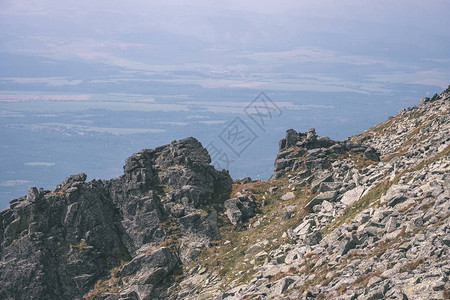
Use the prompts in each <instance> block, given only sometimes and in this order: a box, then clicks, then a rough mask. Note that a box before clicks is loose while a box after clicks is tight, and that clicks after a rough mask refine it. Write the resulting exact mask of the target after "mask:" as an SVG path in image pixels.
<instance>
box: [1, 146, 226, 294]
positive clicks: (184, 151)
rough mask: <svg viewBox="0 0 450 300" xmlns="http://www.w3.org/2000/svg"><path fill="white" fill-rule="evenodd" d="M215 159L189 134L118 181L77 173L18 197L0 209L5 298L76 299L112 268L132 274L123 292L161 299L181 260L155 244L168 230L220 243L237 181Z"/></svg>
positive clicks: (130, 167) (142, 159)
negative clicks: (223, 213)
mask: <svg viewBox="0 0 450 300" xmlns="http://www.w3.org/2000/svg"><path fill="white" fill-rule="evenodd" d="M209 163H210V157H209V155H208V153H207V151H206V149H204V148H203V147H202V146H201V144H200V143H199V142H198V141H197V140H196V139H194V138H187V139H184V140H180V141H174V142H172V143H171V144H169V145H165V146H161V147H158V148H156V149H150V150H142V151H141V152H139V153H136V154H134V155H132V156H131V157H129V158H128V159H127V160H126V163H125V166H124V174H123V175H122V176H120V177H118V178H114V179H111V180H102V181H100V180H93V181H90V182H86V177H87V176H86V174H77V175H72V176H70V177H68V178H66V179H65V180H64V181H63V182H62V183H61V184H59V185H58V186H57V187H56V188H55V189H54V190H52V191H44V190H41V191H38V190H37V189H36V188H31V189H30V191H29V192H28V195H27V196H26V197H21V198H18V199H14V200H12V201H11V202H10V203H11V205H10V207H9V208H6V209H4V210H2V211H1V212H0V298H1V299H63V298H66V299H76V298H80V297H82V296H83V295H85V294H87V293H88V292H89V291H90V290H91V289H92V288H93V287H94V284H95V283H96V282H97V280H99V279H101V278H103V277H104V276H106V275H108V273H109V270H111V269H113V268H116V269H117V268H118V270H117V271H116V276H118V277H127V278H129V280H128V283H126V284H123V286H122V290H123V293H124V294H127V295H128V296H129V297H131V298H130V299H147V298H148V299H150V298H151V297H158V295H159V293H162V292H164V291H165V289H164V284H165V282H166V281H167V276H168V275H169V274H170V273H171V272H172V271H173V270H174V269H176V268H177V267H179V264H180V258H179V255H183V253H177V252H176V251H174V249H171V248H166V247H162V248H160V247H159V246H158V245H159V244H161V243H163V242H165V241H166V240H167V239H168V238H169V235H170V234H171V233H172V231H175V232H176V231H179V232H185V233H186V234H191V235H192V236H194V237H196V238H197V240H200V241H202V243H201V244H200V247H203V246H204V245H205V244H208V243H209V241H211V240H214V239H218V238H219V237H220V235H219V230H218V228H217V214H216V213H215V211H214V208H213V207H212V206H213V205H214V204H220V203H223V201H224V200H225V199H226V197H227V196H228V194H229V192H230V189H231V178H230V176H229V175H228V173H227V172H223V171H222V172H221V171H217V170H215V169H214V167H212V166H210V165H209ZM202 205H203V206H204V205H208V206H210V210H209V211H205V210H200V211H199V210H198V209H199V207H200V206H202ZM190 216H194V217H190ZM187 244H188V245H189V243H187ZM195 245H196V247H199V243H196V244H195ZM186 249H190V248H189V247H186ZM127 261H128V263H126V264H123V262H127ZM122 265H123V266H122ZM106 294H108V293H106ZM117 296H118V295H116V296H113V295H109V294H108V299H115V298H116V297H117ZM133 297H134V298H133ZM149 297H150V298H149ZM152 299H153V298H152Z"/></svg>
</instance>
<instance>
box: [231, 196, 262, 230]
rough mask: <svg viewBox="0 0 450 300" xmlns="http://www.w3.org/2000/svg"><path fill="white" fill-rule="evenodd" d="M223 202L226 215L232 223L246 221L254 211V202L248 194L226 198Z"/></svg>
mask: <svg viewBox="0 0 450 300" xmlns="http://www.w3.org/2000/svg"><path fill="white" fill-rule="evenodd" d="M224 204H225V209H226V214H227V217H228V219H229V220H230V222H231V223H233V224H234V225H236V224H239V223H243V222H246V221H247V220H248V219H249V218H251V217H253V216H254V215H255V213H256V203H255V202H254V201H253V199H252V198H251V197H249V196H241V197H238V198H232V199H228V200H226V201H225V203H224Z"/></svg>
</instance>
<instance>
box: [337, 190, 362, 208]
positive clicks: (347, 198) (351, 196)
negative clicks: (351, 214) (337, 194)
mask: <svg viewBox="0 0 450 300" xmlns="http://www.w3.org/2000/svg"><path fill="white" fill-rule="evenodd" d="M364 191H365V188H364V187H363V186H358V187H356V188H354V189H352V190H350V191H348V192H346V193H345V194H344V195H343V196H342V199H341V202H342V203H343V204H345V205H350V204H352V203H353V202H355V201H358V200H359V199H360V198H361V196H362V194H363V193H364Z"/></svg>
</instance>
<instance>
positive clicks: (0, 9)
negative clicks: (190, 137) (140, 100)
mask: <svg viewBox="0 0 450 300" xmlns="http://www.w3.org/2000/svg"><path fill="white" fill-rule="evenodd" d="M161 3H164V4H161ZM449 11H450V1H448V0H441V1H433V0H432V1H422V0H421V1H411V0H408V1H405V0H402V1H360V0H352V1H220V2H218V1H217V2H216V1H214V2H213V1H164V2H160V1H158V2H156V1H139V0H132V1H110V0H108V1H104V0H97V1H92V0H89V1H86V0H78V1H56V0H30V1H23V0H0V55H1V56H0V60H1V61H0V64H1V65H0V67H2V70H1V71H0V89H1V90H4V91H5V90H8V91H11V90H27V91H29V92H33V91H34V92H36V93H38V92H43V91H42V90H44V91H46V92H58V91H59V92H61V91H67V90H68V88H70V89H69V90H70V91H72V92H73V91H75V92H76V93H86V92H88V93H89V92H92V91H93V90H94V91H97V92H99V93H107V92H108V90H107V89H108V88H111V85H112V86H114V87H115V88H116V90H114V92H120V91H121V87H123V86H127V89H128V90H127V91H124V92H125V93H135V94H140V93H143V92H142V91H141V89H139V88H135V89H133V88H131V87H130V86H138V85H139V84H146V83H147V82H151V83H155V82H156V83H161V84H170V85H187V86H195V87H199V88H203V89H208V90H209V89H215V88H225V89H238V90H239V89H243V88H247V89H255V90H279V91H280V90H282V91H330V92H356V93H366V94H367V93H380V94H383V93H390V92H393V91H394V90H396V89H398V88H396V87H395V86H394V85H395V84H410V85H426V86H432V87H440V88H444V87H446V86H447V85H448V84H449V83H450V71H449V70H450V68H449V65H450V56H449V53H450V44H449V41H450V32H449V28H450V18H448V12H449ZM106 84H107V85H106ZM2 86H3V88H1V87H2ZM95 86H98V89H95V88H94V87H95ZM42 87H43V88H42ZM41 88H42V90H41ZM102 89H104V90H102ZM110 92H111V91H110ZM397 92H398V91H397Z"/></svg>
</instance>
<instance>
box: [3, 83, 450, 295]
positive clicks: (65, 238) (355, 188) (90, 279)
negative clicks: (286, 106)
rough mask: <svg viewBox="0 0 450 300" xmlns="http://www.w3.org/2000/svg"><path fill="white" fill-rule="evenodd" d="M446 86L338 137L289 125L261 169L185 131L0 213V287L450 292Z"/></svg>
mask: <svg viewBox="0 0 450 300" xmlns="http://www.w3.org/2000/svg"><path fill="white" fill-rule="evenodd" d="M449 110H450V87H449V88H448V89H447V90H445V91H443V92H441V93H440V94H436V95H434V96H433V97H432V98H422V99H421V100H420V102H419V104H418V105H417V106H415V107H411V108H407V109H402V110H400V111H399V112H398V113H397V114H396V115H395V116H394V117H391V118H389V119H388V120H386V121H385V122H383V123H380V124H378V125H375V126H373V127H371V128H369V129H368V130H366V131H364V132H362V133H360V134H357V135H355V136H353V137H350V138H348V139H346V140H344V141H333V140H331V139H329V138H326V137H319V136H317V134H316V132H315V130H314V129H311V130H308V131H307V132H305V133H299V132H296V131H295V130H293V129H290V130H288V131H287V132H286V136H285V138H283V139H282V140H281V141H280V145H279V153H278V155H277V157H276V160H275V163H274V174H273V175H272V177H271V179H270V180H268V181H261V180H251V179H250V178H244V179H239V180H235V181H234V182H232V179H231V177H230V176H229V174H228V172H227V171H225V170H222V171H218V170H215V169H214V167H213V166H211V165H210V163H211V159H210V156H209V154H208V152H207V151H206V149H205V148H204V147H203V146H202V145H201V144H200V142H198V141H197V140H196V139H195V138H192V137H191V138H187V139H183V140H179V141H174V142H172V143H170V144H168V145H164V146H160V147H157V148H155V149H146V150H142V151H140V152H138V153H136V154H134V155H132V156H130V157H129V158H127V159H126V163H125V166H124V174H123V175H122V176H120V177H117V178H113V179H111V180H93V181H90V182H86V174H83V173H81V174H77V175H72V176H70V177H68V178H66V179H65V180H64V181H63V182H62V183H60V184H59V185H58V186H57V187H56V188H55V189H53V190H51V191H49V190H43V189H40V190H38V189H37V188H35V187H33V188H30V190H29V192H28V195H27V196H24V197H20V198H17V199H13V200H11V201H10V207H8V208H6V209H4V210H2V211H0V299H62V298H66V299H105V300H106V299H108V300H112V299H217V300H220V299H445V298H450V281H449V276H450V259H449V253H450V231H449V230H450V229H449V228H450V220H449V216H450V176H449V171H450V159H449V155H450V154H449V153H450V118H449Z"/></svg>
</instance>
